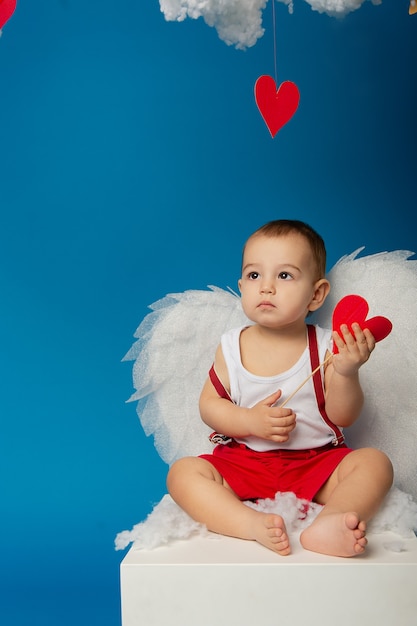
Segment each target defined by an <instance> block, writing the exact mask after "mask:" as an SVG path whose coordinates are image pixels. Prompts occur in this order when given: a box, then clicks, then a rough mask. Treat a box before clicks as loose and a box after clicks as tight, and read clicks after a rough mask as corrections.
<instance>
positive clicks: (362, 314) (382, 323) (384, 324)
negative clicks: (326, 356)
mask: <svg viewBox="0 0 417 626" xmlns="http://www.w3.org/2000/svg"><path fill="white" fill-rule="evenodd" d="M368 311H369V305H368V303H367V301H366V300H365V298H362V296H356V295H349V296H345V297H344V298H342V299H341V300H340V301H339V302H338V303H337V305H336V307H335V310H334V311H333V322H332V327H333V330H336V331H337V332H338V333H339V334H341V333H340V326H341V325H342V324H347V325H348V327H349V330H352V324H353V323H354V322H357V323H358V324H359V326H360V327H361V328H362V330H364V329H365V328H368V329H369V330H370V331H371V333H372V334H373V336H374V337H375V341H381V340H382V339H385V337H387V336H388V335H389V334H390V332H391V330H392V323H391V322H390V320H389V319H388V318H386V317H382V316H377V317H371V318H369V319H366V316H367V315H368ZM333 352H334V354H337V353H338V349H337V346H336V344H334V347H333Z"/></svg>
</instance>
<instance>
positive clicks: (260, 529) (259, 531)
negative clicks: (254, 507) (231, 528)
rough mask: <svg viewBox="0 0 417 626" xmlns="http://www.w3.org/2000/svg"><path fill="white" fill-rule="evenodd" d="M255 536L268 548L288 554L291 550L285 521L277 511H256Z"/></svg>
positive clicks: (254, 520)
mask: <svg viewBox="0 0 417 626" xmlns="http://www.w3.org/2000/svg"><path fill="white" fill-rule="evenodd" d="M252 532H253V538H254V539H255V540H256V541H257V542H258V543H260V544H262V545H263V546H265V547H266V548H269V549H270V550H273V551H274V552H277V553H278V554H280V555H281V556H287V555H288V554H290V552H291V548H290V541H289V538H288V535H287V529H286V527H285V522H284V520H283V519H282V517H281V516H280V515H275V513H262V512H260V511H256V515H254V516H253V522H252Z"/></svg>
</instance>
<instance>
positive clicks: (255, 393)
mask: <svg viewBox="0 0 417 626" xmlns="http://www.w3.org/2000/svg"><path fill="white" fill-rule="evenodd" d="M244 328H245V327H244V326H243V327H240V328H235V329H232V330H231V331H229V332H227V333H225V334H224V335H223V336H222V338H221V346H222V351H223V356H224V359H225V361H226V365H227V369H228V373H229V381H230V397H231V399H232V401H233V402H234V403H235V404H238V405H239V406H244V407H248V408H250V407H252V406H254V405H255V404H257V403H258V402H260V401H261V400H263V399H264V398H266V397H267V396H269V395H271V394H272V393H274V392H275V391H278V389H281V391H282V395H281V397H280V399H279V400H278V403H277V405H280V404H282V402H284V401H285V399H286V398H287V397H288V396H289V395H290V394H291V393H292V392H293V391H294V390H295V389H296V388H297V387H298V385H300V384H301V383H302V382H303V381H304V380H305V379H306V378H307V377H308V376H309V375H310V374H311V364H310V352H309V347H308V345H307V347H306V349H305V350H304V352H303V354H302V355H301V357H300V358H299V360H298V361H297V363H295V365H293V367H291V368H290V369H289V370H287V371H286V372H283V373H282V374H279V375H278V376H256V375H255V374H252V373H251V372H249V371H248V370H247V369H245V368H244V367H243V364H242V359H241V356H240V334H241V332H242V330H243V329H244ZM315 328H316V336H317V342H318V351H319V359H320V363H321V362H322V361H323V360H324V358H325V354H326V351H327V350H329V349H330V346H331V331H330V330H325V329H323V328H320V327H319V326H316V327H315ZM306 333H307V330H306ZM286 408H290V409H292V410H293V411H294V413H295V414H296V417H297V424H296V427H295V429H294V430H293V431H292V433H290V438H289V439H288V441H286V442H285V443H282V444H279V443H276V442H274V441H268V440H265V439H261V438H259V437H254V436H250V437H245V438H242V439H238V438H235V439H236V441H238V442H239V443H244V444H245V445H247V446H248V447H249V448H251V449H252V450H257V451H259V452H265V451H267V450H275V449H285V450H305V449H309V448H319V447H321V446H324V445H326V444H329V443H332V442H333V441H334V440H335V432H334V430H332V428H331V427H330V426H329V425H328V424H327V423H326V421H325V420H324V418H323V417H322V415H321V413H320V411H319V408H318V405H317V398H316V393H315V390H314V384H313V378H310V379H309V380H308V382H307V383H306V384H305V385H304V386H303V387H301V389H300V390H299V391H298V392H297V393H296V394H295V396H294V397H293V398H292V399H291V400H290V402H289V403H288V407H286Z"/></svg>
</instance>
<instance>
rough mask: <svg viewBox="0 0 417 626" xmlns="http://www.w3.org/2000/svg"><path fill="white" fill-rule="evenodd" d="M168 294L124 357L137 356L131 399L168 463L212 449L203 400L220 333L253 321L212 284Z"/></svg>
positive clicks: (231, 296)
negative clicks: (203, 418)
mask: <svg viewBox="0 0 417 626" xmlns="http://www.w3.org/2000/svg"><path fill="white" fill-rule="evenodd" d="M209 289H210V291H202V290H201V291H199V290H190V291H185V292H184V293H174V294H169V295H167V296H165V297H164V298H162V299H161V300H158V301H157V302H155V303H154V304H152V305H151V306H150V308H151V309H152V311H153V312H152V313H149V314H148V315H147V316H146V317H145V318H144V320H143V321H142V323H141V324H140V326H139V327H138V329H137V331H136V333H135V337H136V338H137V341H136V342H135V343H134V344H133V346H132V347H131V349H130V350H129V352H128V353H127V354H126V356H125V357H124V359H123V360H135V363H134V366H133V385H134V387H135V389H136V393H134V394H133V395H132V396H131V398H130V399H129V401H134V400H138V404H137V413H138V415H139V418H140V421H141V423H142V426H143V429H144V431H145V433H146V434H147V435H153V436H154V443H155V447H156V449H157V450H158V453H159V455H160V456H161V458H162V459H163V460H164V461H165V462H166V463H168V464H171V463H173V462H174V461H175V460H176V459H178V458H180V457H182V456H188V455H193V456H196V455H198V454H204V453H207V452H211V451H212V449H213V445H212V444H211V443H210V442H209V440H208V436H209V434H210V432H211V430H210V429H209V428H208V427H207V426H206V425H205V424H204V423H203V422H202V421H201V419H200V415H199V409H198V401H199V396H200V392H201V389H202V387H203V384H204V381H205V379H206V378H207V375H208V371H209V369H210V367H211V364H212V362H213V358H214V354H215V351H216V348H217V346H218V344H219V341H220V337H221V335H222V334H223V333H224V332H225V331H226V330H229V329H230V328H234V327H238V326H242V325H244V324H248V323H250V322H249V321H248V320H247V318H246V316H245V315H244V313H243V311H242V308H241V305H240V298H239V296H237V295H236V294H234V293H233V292H231V291H225V290H223V289H220V288H218V287H209Z"/></svg>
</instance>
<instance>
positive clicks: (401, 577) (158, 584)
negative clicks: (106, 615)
mask: <svg viewBox="0 0 417 626" xmlns="http://www.w3.org/2000/svg"><path fill="white" fill-rule="evenodd" d="M368 539H369V546H368V550H367V552H366V554H364V555H361V556H358V557H354V558H351V559H344V558H339V557H327V556H323V555H320V554H315V553H312V552H307V551H305V550H303V549H302V548H301V546H300V545H299V543H298V540H297V538H296V537H295V538H294V537H293V538H292V549H293V554H291V555H290V556H287V557H279V556H278V555H276V554H274V553H273V552H271V551H269V550H267V549H266V548H263V547H262V546H260V545H259V544H257V543H256V542H253V541H243V540H240V539H233V538H228V537H222V536H219V535H214V534H212V533H209V536H208V537H194V538H191V539H187V540H185V541H178V542H174V543H172V544H170V545H169V546H167V547H162V548H157V549H155V550H151V551H144V550H138V549H135V546H133V547H132V548H131V549H130V550H129V552H128V554H127V555H126V557H125V558H124V559H123V561H122V563H121V568H120V570H121V596H122V625H123V626H153V625H157V626H177V625H178V626H258V625H259V626H298V625H300V626H301V625H303V626H304V625H305V626H352V625H354V626H368V625H370V626H373V625H374V624H375V625H376V624H377V625H378V626H417V539H416V538H412V539H402V538H400V537H398V535H394V534H392V533H383V534H380V535H369V536H368ZM385 546H387V547H388V548H391V549H387V547H385ZM392 547H394V548H396V549H398V548H399V547H400V548H401V551H399V552H394V551H393V550H392Z"/></svg>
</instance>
